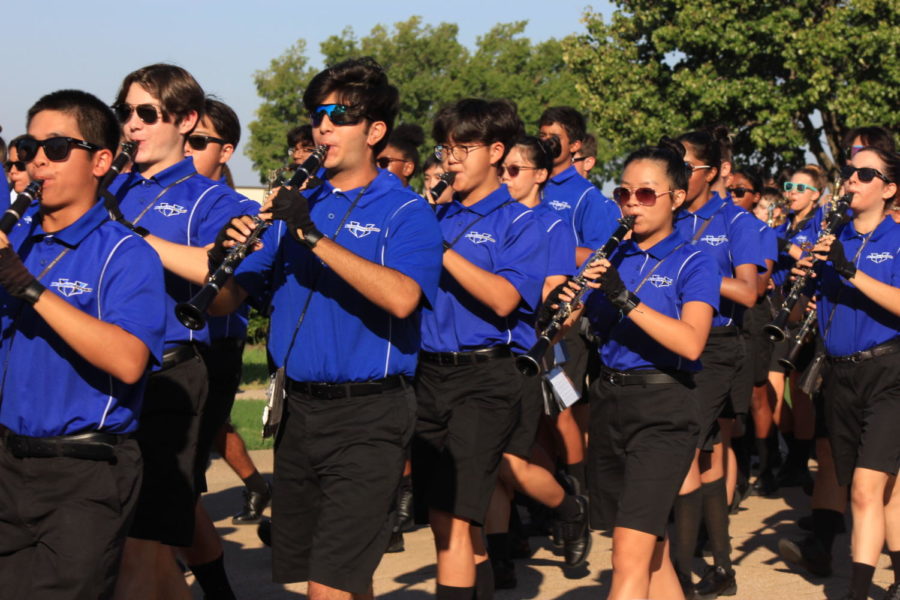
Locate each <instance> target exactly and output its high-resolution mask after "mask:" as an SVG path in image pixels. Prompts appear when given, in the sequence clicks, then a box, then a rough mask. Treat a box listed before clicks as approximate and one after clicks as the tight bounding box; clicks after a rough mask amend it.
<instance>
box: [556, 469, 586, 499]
mask: <svg viewBox="0 0 900 600" xmlns="http://www.w3.org/2000/svg"><path fill="white" fill-rule="evenodd" d="M556 479H557V480H558V481H559V484H560V485H561V486H562V487H563V489H564V490H566V493H567V494H572V495H573V496H577V495H579V494H583V493H584V492H583V491H582V489H581V484H580V483H578V480H577V479H575V478H574V477H572V476H571V475H569V474H568V473H566V472H565V471H559V472H557V474H556Z"/></svg>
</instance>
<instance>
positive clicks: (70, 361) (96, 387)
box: [0, 202, 166, 437]
mask: <svg viewBox="0 0 900 600" xmlns="http://www.w3.org/2000/svg"><path fill="white" fill-rule="evenodd" d="M10 241H11V243H12V245H13V247H14V248H16V249H17V252H18V254H19V256H20V257H21V258H22V261H23V262H24V263H25V266H26V267H27V268H28V270H29V271H30V272H31V273H32V274H34V276H35V277H37V276H38V275H39V274H41V272H42V271H43V270H44V269H45V268H46V267H47V266H48V265H49V264H50V263H52V262H53V260H54V259H56V258H57V256H59V254H60V253H61V252H62V251H63V249H66V248H68V249H69V252H68V253H66V254H65V255H64V256H63V257H62V258H61V259H60V260H59V262H57V263H56V265H54V266H53V267H52V268H51V269H50V271H49V272H47V274H46V275H45V276H44V277H42V278H41V283H43V284H44V285H45V286H46V287H47V290H48V292H49V293H54V294H57V295H58V296H60V297H61V298H62V299H63V300H65V301H66V302H68V303H69V304H71V305H72V306H75V307H76V308H78V309H79V310H81V311H82V312H84V313H87V314H89V315H91V316H92V317H96V318H98V319H100V320H101V321H104V322H106V323H111V324H113V325H117V326H118V327H121V328H122V329H124V330H125V331H127V332H128V333H131V334H132V335H134V336H136V337H137V338H138V339H140V340H141V341H142V342H143V343H144V344H146V345H147V348H149V350H150V355H151V359H150V362H151V363H159V361H160V360H161V356H162V352H163V323H164V322H165V318H166V317H165V315H164V310H165V302H164V300H163V298H164V292H163V269H162V265H161V264H160V261H159V257H158V256H157V255H156V252H155V251H154V250H153V248H151V247H150V246H149V245H148V244H147V243H146V242H145V241H144V240H142V239H141V238H140V237H138V236H136V235H134V234H133V233H132V232H131V231H129V230H128V229H126V228H125V227H123V226H121V225H119V224H118V223H113V222H111V221H110V220H109V219H108V216H107V213H106V210H105V208H104V207H103V204H102V202H100V203H98V204H97V205H95V206H94V207H93V208H91V209H90V210H89V211H88V212H87V213H85V214H84V215H83V216H82V217H81V218H80V219H78V220H77V221H76V222H75V223H73V224H72V225H69V226H68V227H66V228H65V229H63V230H61V231H57V232H55V233H52V234H48V233H45V232H44V230H43V229H42V228H41V224H40V218H39V217H38V216H35V217H34V218H33V219H32V220H31V223H30V224H29V225H28V226H22V227H17V228H15V229H14V230H13V232H12V234H11V235H10ZM0 326H2V338H0V369H2V374H0V377H2V379H0V386H2V387H0V423H2V424H3V425H4V426H6V427H8V428H9V429H10V430H11V431H13V432H15V433H18V434H20V435H29V436H35V437H46V436H53V435H63V434H72V433H79V432H84V431H94V430H102V431H106V432H110V433H127V432H131V431H134V430H135V429H137V425H138V423H137V420H138V416H139V415H140V412H141V402H142V399H143V395H144V386H145V383H146V377H144V378H143V379H141V381H140V382H138V383H137V384H134V385H126V384H124V383H122V382H121V381H119V380H117V379H114V378H113V377H112V375H109V374H108V373H106V372H104V371H101V370H100V369H98V368H96V367H94V366H92V365H91V364H90V363H88V362H87V361H86V360H85V359H83V358H82V357H81V356H79V355H78V354H77V353H76V352H75V351H74V350H73V349H72V348H71V347H69V346H68V344H66V343H65V342H64V341H63V340H62V339H61V338H60V337H59V335H57V334H56V332H55V331H53V329H51V328H50V326H49V325H47V323H46V322H45V321H44V320H43V319H42V318H41V317H40V316H38V314H37V313H36V312H35V311H34V309H33V308H31V306H28V305H26V304H25V303H23V302H22V301H20V300H16V299H14V298H12V297H10V296H9V295H7V294H6V292H5V291H3V290H2V288H0ZM86 335H90V332H87V333H86Z"/></svg>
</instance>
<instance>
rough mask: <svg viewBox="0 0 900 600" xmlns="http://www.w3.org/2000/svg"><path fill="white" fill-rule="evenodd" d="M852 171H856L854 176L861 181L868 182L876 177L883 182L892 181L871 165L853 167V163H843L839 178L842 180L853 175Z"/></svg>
mask: <svg viewBox="0 0 900 600" xmlns="http://www.w3.org/2000/svg"><path fill="white" fill-rule="evenodd" d="M854 173H856V176H857V177H859V180H860V181H861V182H863V183H869V182H870V181H872V180H873V179H875V178H876V177H877V178H878V179H880V180H882V181H883V182H885V183H894V182H893V181H891V180H890V179H888V178H887V177H886V176H885V175H884V173H882V172H881V171H879V170H878V169H873V168H872V167H854V166H853V165H844V166H843V167H841V179H843V180H844V181H847V180H848V179H850V178H851V177H853V174H854Z"/></svg>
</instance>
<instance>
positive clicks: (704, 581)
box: [696, 567, 737, 600]
mask: <svg viewBox="0 0 900 600" xmlns="http://www.w3.org/2000/svg"><path fill="white" fill-rule="evenodd" d="M696 589H697V598H699V600H715V598H717V597H719V596H734V595H735V594H737V581H735V579H734V571H726V570H725V568H724V567H709V569H707V570H706V573H704V574H703V577H701V578H700V582H699V583H698V584H697V588H696Z"/></svg>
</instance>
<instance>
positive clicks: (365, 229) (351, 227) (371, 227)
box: [344, 221, 381, 238]
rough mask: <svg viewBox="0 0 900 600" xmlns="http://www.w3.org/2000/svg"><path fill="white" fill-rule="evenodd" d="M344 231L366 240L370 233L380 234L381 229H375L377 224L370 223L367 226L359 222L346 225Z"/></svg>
mask: <svg viewBox="0 0 900 600" xmlns="http://www.w3.org/2000/svg"><path fill="white" fill-rule="evenodd" d="M344 229H346V230H347V231H349V232H350V233H351V234H352V235H353V237H357V238H364V237H366V236H367V235H369V234H370V233H379V232H380V231H381V229H379V228H378V227H375V223H369V224H367V225H362V224H360V222H359V221H350V222H349V223H347V224H346V225H344Z"/></svg>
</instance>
